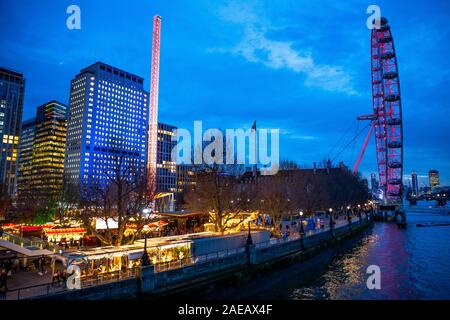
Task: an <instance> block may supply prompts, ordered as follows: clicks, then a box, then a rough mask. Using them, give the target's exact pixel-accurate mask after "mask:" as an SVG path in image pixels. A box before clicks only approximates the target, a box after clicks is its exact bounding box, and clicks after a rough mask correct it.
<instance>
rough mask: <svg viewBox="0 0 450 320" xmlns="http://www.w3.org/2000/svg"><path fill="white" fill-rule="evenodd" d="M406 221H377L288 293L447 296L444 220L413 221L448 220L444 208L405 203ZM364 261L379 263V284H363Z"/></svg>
mask: <svg viewBox="0 0 450 320" xmlns="http://www.w3.org/2000/svg"><path fill="white" fill-rule="evenodd" d="M408 220H409V227H408V229H406V230H399V229H397V227H396V226H395V225H394V224H389V223H377V224H376V225H375V226H374V228H373V230H372V231H371V233H370V234H368V235H367V236H365V237H364V238H363V239H362V240H361V242H360V243H358V245H357V246H356V247H355V248H354V249H353V250H351V251H349V252H347V253H344V254H341V255H339V256H338V257H337V258H336V259H334V261H333V262H332V263H331V264H330V266H329V268H328V269H327V270H326V272H325V273H323V274H322V275H321V276H320V277H319V278H317V277H316V278H315V279H309V280H307V281H303V282H302V283H301V284H298V285H297V288H279V290H287V291H289V292H291V294H290V298H291V299H450V277H448V273H447V272H448V270H450V255H449V254H448V246H449V244H450V226H443V227H428V228H419V227H416V224H417V223H429V222H447V223H448V222H450V215H449V214H448V208H447V209H445V210H438V209H435V208H431V209H430V208H427V207H420V206H419V207H414V208H408ZM369 265H378V266H380V268H381V290H368V289H367V287H366V280H367V277H368V275H367V274H366V270H367V267H368V266H369Z"/></svg>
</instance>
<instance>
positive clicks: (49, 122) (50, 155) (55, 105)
mask: <svg viewBox="0 0 450 320" xmlns="http://www.w3.org/2000/svg"><path fill="white" fill-rule="evenodd" d="M66 134H67V106H66V105H64V104H62V103H59V102H57V101H51V102H49V103H46V104H44V105H42V106H40V107H38V109H37V114H36V132H35V137H34V143H33V158H32V172H31V189H32V191H33V193H34V194H35V195H36V196H38V197H46V198H50V197H52V198H53V197H58V196H59V195H60V194H61V191H62V185H63V175H64V154H65V148H66Z"/></svg>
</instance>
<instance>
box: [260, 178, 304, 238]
mask: <svg viewBox="0 0 450 320" xmlns="http://www.w3.org/2000/svg"><path fill="white" fill-rule="evenodd" d="M295 172H296V171H295V170H281V171H279V172H278V173H277V174H276V175H271V176H261V177H259V178H258V180H257V184H256V185H255V188H256V192H255V194H256V197H255V201H254V204H255V209H257V210H258V211H259V212H260V213H261V214H268V215H269V216H270V217H271V218H272V221H273V226H272V227H273V233H274V234H275V235H277V236H280V235H281V229H280V224H281V223H282V221H283V219H284V218H285V217H289V216H291V215H292V214H294V213H295V212H296V210H297V209H298V207H297V203H298V200H297V197H298V190H296V188H295V185H296V183H295V182H296V175H295Z"/></svg>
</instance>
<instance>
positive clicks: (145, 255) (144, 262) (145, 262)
mask: <svg viewBox="0 0 450 320" xmlns="http://www.w3.org/2000/svg"><path fill="white" fill-rule="evenodd" d="M148 229H149V227H148V225H145V226H144V239H145V240H144V241H145V242H144V253H143V254H142V266H149V265H151V262H150V257H149V256H148V252H147V232H148Z"/></svg>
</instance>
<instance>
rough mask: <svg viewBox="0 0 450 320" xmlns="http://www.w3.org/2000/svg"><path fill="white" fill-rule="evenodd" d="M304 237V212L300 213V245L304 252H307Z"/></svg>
mask: <svg viewBox="0 0 450 320" xmlns="http://www.w3.org/2000/svg"><path fill="white" fill-rule="evenodd" d="M304 236H305V231H304V229H303V211H300V243H301V246H302V250H305V243H304V241H303V237H304Z"/></svg>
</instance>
